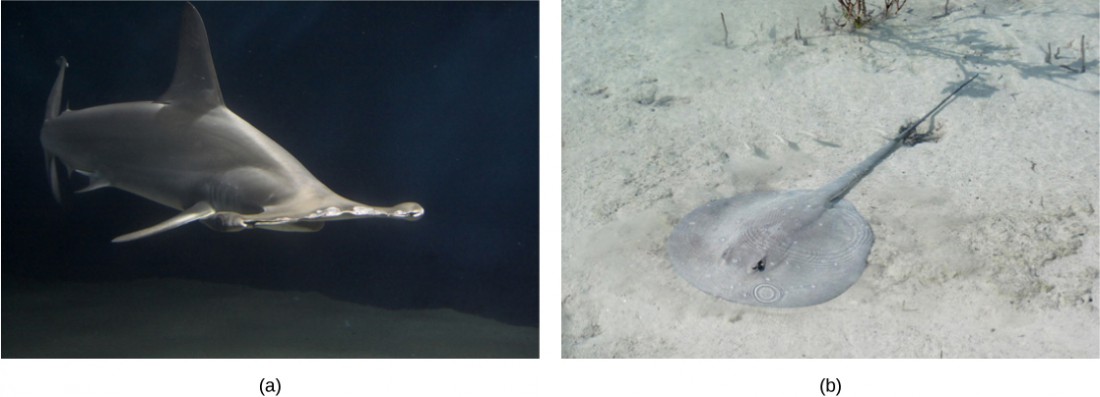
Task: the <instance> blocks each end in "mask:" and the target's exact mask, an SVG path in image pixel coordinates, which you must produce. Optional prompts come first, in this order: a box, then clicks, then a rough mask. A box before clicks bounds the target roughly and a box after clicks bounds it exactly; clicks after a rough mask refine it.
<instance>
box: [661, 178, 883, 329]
mask: <svg viewBox="0 0 1100 397" xmlns="http://www.w3.org/2000/svg"><path fill="white" fill-rule="evenodd" d="M812 193H813V192H812V191H805V190H799V191H784V192H758V193H748V194H742V195H738V196H735V197H730V198H726V199H721V200H716V201H712V202H710V203H707V204H706V205H704V206H702V207H699V208H697V209H695V210H694V211H692V212H691V213H690V214H688V215H687V216H685V217H684V219H682V220H680V223H679V224H677V225H676V228H675V229H674V230H673V232H672V235H671V236H669V238H668V243H667V246H666V248H667V250H668V257H669V260H670V261H671V262H672V266H673V268H675V269H676V273H677V274H679V275H680V277H683V278H684V279H686V280H687V281H688V282H690V283H691V284H692V285H693V286H695V287H696V288H698V289H700V290H703V291H705V292H707V293H709V294H712V295H715V296H718V297H720V298H722V299H725V300H728V301H731V302H737V303H742V304H746V305H755V306H773V307H799V306H810V305H815V304H818V303H822V302H826V301H828V300H830V299H833V298H835V297H837V296H839V295H840V294H842V293H843V292H844V291H847V290H848V288H849V287H851V286H852V284H855V282H856V280H859V277H860V275H862V274H863V270H864V268H866V267H867V256H868V255H869V254H870V252H871V246H872V245H873V244H874V240H875V235H874V233H873V232H872V231H871V226H870V225H868V224H867V221H866V220H864V219H863V217H862V216H860V214H859V212H858V211H856V209H855V207H854V206H852V204H851V203H849V202H847V201H845V200H840V201H839V202H837V203H836V204H834V205H833V206H832V207H831V208H828V209H826V210H825V211H824V212H823V213H822V215H821V216H820V217H819V218H816V222H811V223H807V224H806V225H805V226H804V227H802V228H800V229H798V230H795V231H791V232H790V234H791V239H790V241H792V242H795V243H794V244H790V245H789V246H787V247H785V248H782V249H774V247H766V246H764V245H765V243H762V242H760V241H759V239H754V236H756V235H758V234H759V233H760V231H761V230H762V229H767V228H769V227H772V228H773V229H774V227H775V226H774V225H776V223H777V222H776V220H777V219H781V218H782V217H790V216H796V215H797V208H798V207H797V205H798V204H799V203H803V202H805V201H804V198H805V197H806V196H808V195H811V194H812ZM792 203H793V204H794V205H791V204H792ZM792 208H795V209H794V210H792ZM744 236H747V237H746V238H739V237H744ZM728 241H745V243H744V244H754V245H758V246H757V247H756V248H759V249H760V250H762V251H766V250H769V249H771V251H769V252H772V253H773V254H771V256H772V258H771V259H769V260H775V261H778V263H776V266H773V267H771V268H769V269H767V270H765V271H760V272H750V271H747V268H746V267H745V266H735V265H731V264H729V263H726V262H725V261H723V260H722V254H723V252H725V251H726V250H727V249H730V248H731V247H730V245H731V244H729V243H727V242H728ZM734 248H737V247H734ZM776 253H777V254H776Z"/></svg>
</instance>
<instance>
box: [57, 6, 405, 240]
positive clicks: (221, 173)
mask: <svg viewBox="0 0 1100 397" xmlns="http://www.w3.org/2000/svg"><path fill="white" fill-rule="evenodd" d="M177 56H178V58H177V61H176V71H175V75H174V77H173V78H172V84H171V86H169V88H168V91H167V92H165V93H164V94H163V95H161V97H160V98H158V99H157V100H155V101H148V102H126V103H114V104H109V105H102V106H95V107H91V108H87V109H81V110H68V109H65V110H64V111H62V110H61V106H60V104H61V86H62V84H63V82H64V79H65V69H66V68H68V66H69V64H68V62H67V61H66V60H65V57H60V58H58V65H59V67H60V68H59V70H58V73H57V79H56V80H55V81H54V84H53V89H52V91H50V96H49V100H48V101H47V103H46V120H45V122H44V123H43V125H42V137H41V139H42V147H43V148H44V150H45V154H46V168H47V172H48V174H49V179H50V187H51V189H52V190H53V195H54V198H55V199H56V200H58V202H60V201H61V187H60V181H59V177H60V174H61V170H60V167H59V166H58V163H59V162H60V163H62V164H64V165H65V167H66V168H67V170H68V174H69V175H71V173H72V171H73V170H76V171H77V172H78V173H80V174H83V175H86V176H87V177H88V179H89V184H88V186H87V187H85V188H83V189H81V190H79V191H78V193H81V192H88V191H92V190H96V189H100V188H104V187H115V188H118V189H122V190H124V191H127V192H130V193H133V194H136V195H138V196H141V197H144V198H147V199H149V200H152V201H155V202H157V203H160V204H163V205H166V206H169V207H172V208H175V209H177V210H180V211H181V212H180V213H179V214H178V215H176V216H173V217H172V218H170V219H168V220H166V221H164V222H161V223H158V224H156V225H153V226H150V227H147V228H145V229H141V230H138V231H135V232H132V233H127V234H124V235H121V236H119V237H116V238H115V239H114V240H112V241H114V242H123V241H131V240H136V239H140V238H143V237H148V236H151V235H154V234H157V233H161V232H164V231H167V230H171V229H174V228H177V227H180V226H182V225H185V224H187V223H190V222H193V221H202V223H203V224H205V225H206V226H209V227H210V228H211V229H214V230H218V231H224V232H233V231H240V230H244V229H252V228H261V229H269V230H277V231H287V232H314V231H317V230H320V229H321V227H322V226H324V222H325V221H334V220H342V219H359V218H372V217H389V218H396V219H404V220H418V219H420V218H421V217H422V216H423V215H424V208H423V207H421V206H420V205H419V204H417V203H413V202H406V203H401V204H397V205H395V206H392V207H377V206H371V205H366V204H362V203H358V202H355V201H352V200H349V199H346V198H344V197H341V196H340V195H338V194H336V193H333V192H332V190H330V189H329V188H328V187H326V186H325V185H324V184H323V183H321V181H319V180H317V178H315V177H314V176H313V175H312V174H310V172H309V170H306V168H305V166H303V165H302V163H300V162H298V160H297V159H295V158H294V156H292V155H291V154H290V153H289V152H287V151H286V149H283V148H282V147H281V146H279V144H277V143H275V141H273V140H272V139H271V138H268V137H267V135H264V133H263V132H260V130H258V129H256V127H253V126H252V124H249V123H248V122H247V121H245V120H244V119H242V118H241V117H240V116H237V115H236V114H234V113H233V112H232V111H231V110H229V108H227V107H226V106H225V102H224V101H223V100H222V92H221V88H220V87H219V86H218V76H217V73H215V71H214V61H213V57H212V56H211V54H210V44H209V40H208V39H207V36H206V27H205V26H204V25H203V22H202V17H201V16H199V12H198V11H197V10H196V9H195V7H194V6H193V5H191V4H190V3H187V5H186V6H185V7H184V10H183V25H182V27H181V32H180V41H179V52H178V55H177Z"/></svg>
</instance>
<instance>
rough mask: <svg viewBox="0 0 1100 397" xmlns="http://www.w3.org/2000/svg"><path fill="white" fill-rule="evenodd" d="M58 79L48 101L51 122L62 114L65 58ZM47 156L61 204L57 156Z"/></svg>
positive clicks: (52, 185)
mask: <svg viewBox="0 0 1100 397" xmlns="http://www.w3.org/2000/svg"><path fill="white" fill-rule="evenodd" d="M57 66H58V69H57V79H55V80H54V81H53V88H52V89H50V96H49V99H47V100H46V121H50V120H51V119H53V118H54V117H57V115H59V114H61V87H62V86H63V85H64V84H65V69H66V68H68V67H69V62H68V61H67V60H65V57H60V58H57ZM45 155H46V173H47V174H48V175H47V178H49V180H50V190H51V191H52V192H53V198H54V200H57V202H59V203H60V202H61V181H60V180H59V178H60V175H59V174H60V173H61V170H60V169H59V167H58V164H57V163H58V160H57V156H54V154H53V153H50V152H49V151H45Z"/></svg>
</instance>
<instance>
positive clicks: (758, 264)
mask: <svg viewBox="0 0 1100 397" xmlns="http://www.w3.org/2000/svg"><path fill="white" fill-rule="evenodd" d="M766 259H768V258H767V257H763V258H760V262H756V266H753V267H752V270H756V271H758V272H762V271H764V261H765V260H766Z"/></svg>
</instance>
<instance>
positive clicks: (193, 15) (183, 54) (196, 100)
mask: <svg viewBox="0 0 1100 397" xmlns="http://www.w3.org/2000/svg"><path fill="white" fill-rule="evenodd" d="M157 102H161V103H167V104H171V105H181V106H186V107H188V108H190V109H192V110H197V111H202V110H207V109H212V108H215V107H218V106H224V105H225V102H224V101H222V90H221V87H219V86H218V74H217V72H215V71H214V58H213V57H212V56H211V55H210V40H209V39H207V37H206V26H204V25H203V23H202V17H201V16H199V11H198V10H196V9H195V6H193V5H191V3H187V5H186V6H185V7H184V8H183V23H182V25H181V27H180V42H179V52H178V53H177V54H176V74H175V75H174V76H173V77H172V85H171V86H169V87H168V91H167V92H165V93H164V95H161V97H160V98H159V99H158V100H157Z"/></svg>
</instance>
